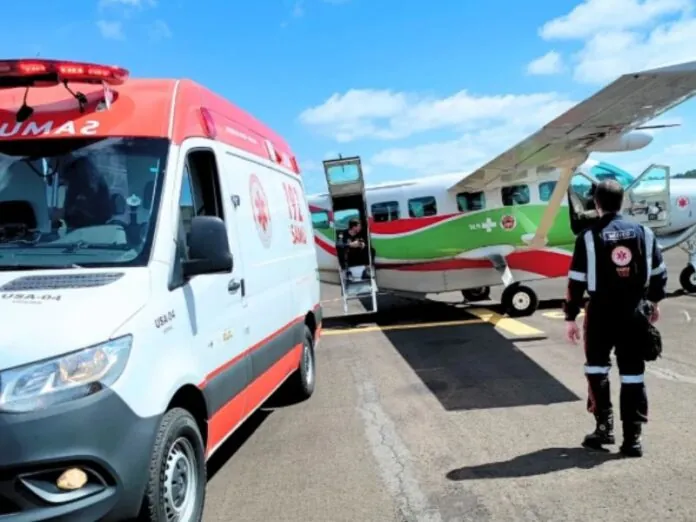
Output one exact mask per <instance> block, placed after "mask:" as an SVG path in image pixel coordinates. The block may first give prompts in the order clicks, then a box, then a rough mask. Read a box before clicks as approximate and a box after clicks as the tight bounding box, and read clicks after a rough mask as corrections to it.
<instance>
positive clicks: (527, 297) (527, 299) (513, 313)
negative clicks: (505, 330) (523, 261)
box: [500, 283, 539, 317]
mask: <svg viewBox="0 0 696 522" xmlns="http://www.w3.org/2000/svg"><path fill="white" fill-rule="evenodd" d="M500 301H501V304H502V305H503V310H504V311H505V313H506V314H507V315H509V316H510V317H524V316H528V315H532V314H533V313H534V312H535V311H536V309H537V307H538V306H539V298H538V297H537V295H536V292H534V290H532V289H531V288H529V287H528V286H524V285H521V284H519V283H513V284H511V285H509V286H508V287H507V288H505V290H503V296H502V298H501V300H500Z"/></svg>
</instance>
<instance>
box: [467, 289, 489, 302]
mask: <svg viewBox="0 0 696 522" xmlns="http://www.w3.org/2000/svg"><path fill="white" fill-rule="evenodd" d="M462 296H463V297H464V299H465V300H467V301H469V302H472V303H473V302H475V301H486V300H488V298H490V296H491V287H490V286H479V287H478V288H468V289H466V290H462Z"/></svg>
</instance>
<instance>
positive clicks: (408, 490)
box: [351, 362, 443, 522]
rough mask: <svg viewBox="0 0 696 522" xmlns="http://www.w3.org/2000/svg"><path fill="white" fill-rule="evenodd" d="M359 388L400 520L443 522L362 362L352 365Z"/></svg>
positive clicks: (372, 445) (370, 437)
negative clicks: (418, 477) (425, 490)
mask: <svg viewBox="0 0 696 522" xmlns="http://www.w3.org/2000/svg"><path fill="white" fill-rule="evenodd" d="M351 371H352V373H353V377H354V379H355V383H356V386H357V389H358V406H357V409H358V411H359V413H360V415H361V417H362V419H363V423H364V427H365V435H366V437H367V441H368V443H369V444H370V449H371V450H372V454H373V455H374V457H375V460H376V461H377V464H378V467H379V470H380V474H381V475H382V480H383V481H384V483H385V485H386V486H387V488H388V490H389V492H390V494H391V496H392V498H393V499H394V502H395V503H396V506H397V508H398V511H399V518H400V522H442V520H443V519H442V517H441V515H440V513H439V511H438V510H437V508H435V507H433V506H432V505H430V502H429V500H428V497H427V496H426V495H425V493H423V491H422V489H421V487H420V484H419V483H418V481H417V479H416V477H415V474H414V471H413V469H412V462H413V459H412V457H411V454H410V452H409V451H408V448H407V447H406V445H405V444H404V443H403V441H402V440H401V437H399V435H398V433H397V431H396V426H395V424H394V421H393V420H392V419H391V418H390V417H389V416H388V415H387V413H386V412H385V411H384V408H382V404H381V401H380V399H379V392H378V390H377V387H376V386H375V385H374V383H373V382H372V381H371V380H370V376H369V374H368V373H367V371H366V370H365V369H364V368H362V367H361V366H360V365H359V363H357V362H355V363H353V364H351Z"/></svg>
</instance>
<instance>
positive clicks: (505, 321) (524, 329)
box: [467, 308, 544, 336]
mask: <svg viewBox="0 0 696 522" xmlns="http://www.w3.org/2000/svg"><path fill="white" fill-rule="evenodd" d="M467 312H469V313H471V314H473V315H475V316H476V317H478V318H479V319H481V320H483V321H485V322H487V323H491V324H492V325H493V326H495V327H496V328H499V329H501V330H505V331H507V332H510V333H511V334H512V335H517V336H522V335H541V334H543V333H544V332H542V331H541V330H539V329H538V328H534V327H533V326H529V325H528V324H525V323H523V322H522V321H518V320H517V319H511V318H510V317H504V316H502V315H500V314H496V313H495V312H494V311H492V310H488V309H487V308H469V309H468V310H467Z"/></svg>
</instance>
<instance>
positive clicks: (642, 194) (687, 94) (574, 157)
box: [307, 61, 696, 317]
mask: <svg viewBox="0 0 696 522" xmlns="http://www.w3.org/2000/svg"><path fill="white" fill-rule="evenodd" d="M694 94H696V61H694V62H688V63H681V64H677V65H673V66H668V67H662V68H657V69H652V70H646V71H642V72H637V73H631V74H624V75H622V76H621V77H619V78H618V79H617V80H615V81H614V82H612V83H610V84H609V85H607V86H606V87H604V88H603V89H601V90H600V91H598V92H597V93H595V94H594V95H592V96H590V97H589V98H587V99H585V100H584V101H582V102H580V103H579V104H577V105H575V106H574V107H572V108H571V109H569V110H568V111H567V112H565V113H564V114H562V115H560V116H558V117H557V118H556V119H554V120H553V121H551V122H549V123H548V124H546V125H545V126H544V127H542V128H541V129H540V130H538V131H537V132H535V133H533V134H531V135H530V136H528V137H527V138H526V139H524V140H523V141H521V142H520V143H518V144H517V145H515V146H513V147H512V148H510V149H508V150H507V151H505V152H503V153H502V154H500V155H499V156H497V157H496V158H494V159H493V160H491V161H489V162H488V163H487V164H485V165H483V166H482V167H480V168H478V169H476V170H475V171H473V172H467V173H453V174H445V175H439V176H428V177H426V178H424V179H420V180H408V181H403V182H393V183H383V184H379V185H373V186H369V187H366V185H365V181H364V176H363V170H362V163H361V159H360V157H359V156H355V157H349V158H343V157H339V158H335V159H329V160H325V161H324V162H323V165H324V174H325V177H326V182H327V187H328V192H327V193H325V194H319V195H314V196H308V198H307V203H308V208H309V211H310V213H311V218H312V226H313V231H314V239H315V247H316V252H317V258H318V264H319V279H320V280H321V281H322V282H324V283H328V284H334V285H340V286H341V296H342V300H343V310H344V314H346V315H353V314H354V313H363V314H364V313H375V312H377V311H378V310H377V294H378V293H392V294H397V295H402V296H405V297H413V298H423V297H425V295H426V294H438V293H444V292H453V291H460V292H461V293H462V295H463V297H464V299H465V300H467V301H480V300H487V299H488V298H489V293H490V287H491V286H495V285H501V284H502V285H504V287H505V288H504V290H503V293H502V298H501V304H502V307H503V309H504V310H505V312H506V313H507V314H508V315H509V316H513V317H514V316H518V317H519V316H527V315H531V314H533V313H534V311H535V310H536V309H537V307H538V303H539V299H538V297H537V295H536V293H535V292H534V291H533V290H532V289H531V288H530V287H529V286H527V285H524V284H522V283H525V282H529V281H534V280H539V279H545V278H555V277H565V276H567V274H568V269H569V265H570V259H571V257H572V253H573V247H574V242H575V238H576V236H577V234H579V233H580V232H581V231H582V230H584V229H585V228H586V227H587V226H589V225H590V224H591V223H592V222H593V220H596V219H598V218H597V216H596V210H593V209H592V205H593V203H592V197H591V192H592V190H593V187H594V186H595V185H596V184H597V183H598V182H599V181H600V180H602V179H606V178H611V179H615V180H617V181H618V182H619V183H621V185H622V186H623V187H624V189H625V194H626V197H625V198H624V199H625V201H624V208H623V209H622V213H623V214H624V215H625V216H627V217H628V218H629V219H633V220H635V221H636V222H639V223H642V224H645V225H647V226H649V227H651V229H652V230H654V232H655V234H656V237H657V238H658V243H659V246H660V248H661V250H662V251H666V250H669V249H671V248H674V247H676V246H680V247H681V248H682V249H683V250H684V251H685V252H687V253H688V255H689V263H688V265H687V266H686V267H685V268H684V270H682V272H681V275H680V283H681V286H682V287H683V289H684V290H686V291H687V292H696V237H695V233H696V183H694V182H692V181H691V180H689V179H675V178H671V176H670V168H669V167H668V166H665V165H651V166H650V167H649V168H647V169H646V170H645V171H644V172H643V173H642V174H640V175H639V176H637V177H633V176H631V175H630V174H629V173H627V172H625V171H623V170H621V169H620V168H618V167H616V166H614V165H611V164H608V163H604V162H597V161H593V160H589V155H590V154H591V153H592V152H624V151H630V150H638V149H641V148H643V147H645V146H647V145H648V144H649V143H650V141H651V140H652V136H651V135H649V134H647V133H645V132H641V130H640V129H646V128H650V126H645V124H646V123H647V122H648V121H650V120H653V119H654V118H656V117H657V116H659V115H661V114H663V113H665V112H666V111H668V110H669V109H671V108H673V107H675V106H677V105H679V104H681V103H683V102H684V101H686V100H687V99H689V98H691V97H692V96H693V95H694ZM652 127H656V126H652ZM658 127H659V126H658ZM561 209H564V210H563V211H561ZM352 218H357V219H358V220H359V222H360V223H361V224H362V226H363V228H364V229H365V232H366V238H367V251H368V252H369V255H368V261H367V263H368V264H367V265H364V266H357V267H356V266H347V265H346V261H345V259H346V258H345V257H344V255H343V249H340V248H339V249H337V245H336V238H337V234H338V233H339V232H340V231H342V230H345V228H346V227H347V224H348V221H349V220H350V219H352ZM356 300H360V302H361V303H362V307H360V308H359V309H356V308H355V307H352V306H351V304H353V302H355V301H356ZM365 303H368V304H365ZM350 308H352V309H353V310H354V311H353V312H351V311H350V310H349V309H350Z"/></svg>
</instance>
